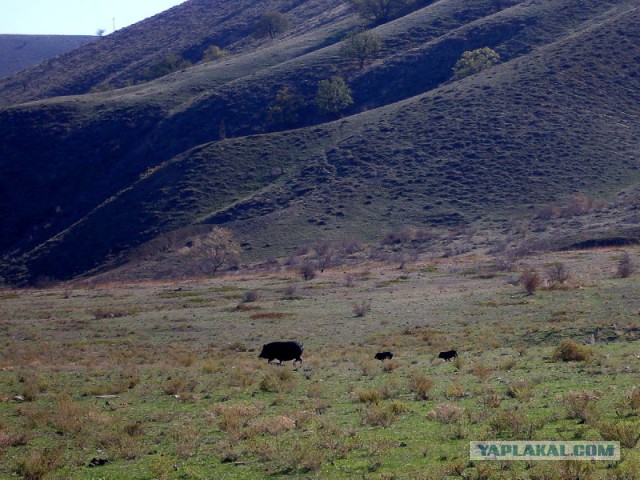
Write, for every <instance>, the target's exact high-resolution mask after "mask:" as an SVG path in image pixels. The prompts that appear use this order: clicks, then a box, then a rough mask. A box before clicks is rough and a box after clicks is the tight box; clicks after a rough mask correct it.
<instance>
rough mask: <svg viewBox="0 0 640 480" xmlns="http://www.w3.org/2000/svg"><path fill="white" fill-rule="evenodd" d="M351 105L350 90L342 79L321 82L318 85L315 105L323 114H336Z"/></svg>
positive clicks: (335, 78)
mask: <svg viewBox="0 0 640 480" xmlns="http://www.w3.org/2000/svg"><path fill="white" fill-rule="evenodd" d="M352 104H353V98H352V97H351V89H350V88H349V86H348V85H347V84H346V83H345V81H344V79H343V78H342V77H333V78H332V79H331V80H322V81H321V82H320V83H319V84H318V91H317V93H316V105H317V106H318V108H319V109H320V111H321V112H323V113H338V112H340V111H341V110H344V109H345V108H347V107H348V106H349V105H352Z"/></svg>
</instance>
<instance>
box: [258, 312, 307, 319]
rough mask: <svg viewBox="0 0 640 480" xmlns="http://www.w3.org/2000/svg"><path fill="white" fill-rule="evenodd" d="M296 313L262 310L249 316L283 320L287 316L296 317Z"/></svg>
mask: <svg viewBox="0 0 640 480" xmlns="http://www.w3.org/2000/svg"><path fill="white" fill-rule="evenodd" d="M295 316H296V314H295V313H284V312H260V313H253V314H251V316H250V317H249V318H251V319H252V320H282V319H283V318H287V317H295Z"/></svg>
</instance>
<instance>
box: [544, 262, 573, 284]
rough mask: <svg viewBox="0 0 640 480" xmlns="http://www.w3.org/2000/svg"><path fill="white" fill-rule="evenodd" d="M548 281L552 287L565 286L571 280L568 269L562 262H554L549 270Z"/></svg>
mask: <svg viewBox="0 0 640 480" xmlns="http://www.w3.org/2000/svg"><path fill="white" fill-rule="evenodd" d="M546 274H547V279H548V280H549V283H550V284H552V285H564V284H565V283H566V281H567V280H569V278H570V274H569V271H568V270H567V267H566V266H565V264H564V263H562V262H554V263H552V264H551V265H549V267H548V268H547V271H546Z"/></svg>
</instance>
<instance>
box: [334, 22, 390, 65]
mask: <svg viewBox="0 0 640 480" xmlns="http://www.w3.org/2000/svg"><path fill="white" fill-rule="evenodd" d="M381 47H382V40H380V37H378V35H376V34H375V33H373V32H371V31H368V30H361V31H356V32H351V33H350V34H349V35H347V36H346V38H345V39H344V43H343V44H342V48H341V49H340V53H341V54H342V56H343V57H346V58H348V59H355V60H357V61H358V62H359V63H360V68H362V67H364V64H365V62H366V61H367V60H368V59H370V58H371V57H373V56H375V54H376V53H378V52H379V51H380V48H381Z"/></svg>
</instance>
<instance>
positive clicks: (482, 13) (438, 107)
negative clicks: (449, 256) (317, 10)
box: [0, 0, 640, 281]
mask: <svg viewBox="0 0 640 480" xmlns="http://www.w3.org/2000/svg"><path fill="white" fill-rule="evenodd" d="M563 4H564V8H562V9H561V8H559V7H558V2H525V3H522V4H519V5H514V6H512V7H508V8H506V9H504V10H502V11H496V10H495V6H494V5H493V2H478V3H477V4H475V5H474V7H473V8H465V6H464V5H465V4H464V2H458V1H455V0H447V1H444V0H443V1H441V2H437V3H436V4H433V5H430V6H428V7H425V8H423V9H420V10H418V11H416V12H414V13H412V14H410V15H407V16H405V17H403V18H400V19H398V20H396V21H394V22H391V23H388V24H386V25H382V26H379V27H377V29H376V31H377V32H378V34H379V35H380V36H381V37H382V38H384V40H385V45H386V47H385V51H384V52H382V53H381V54H380V58H379V59H378V60H377V61H376V62H374V63H373V64H371V65H369V66H368V67H367V68H365V69H363V70H354V69H353V68H352V67H351V66H350V65H348V64H345V62H344V60H342V59H341V57H340V56H339V48H340V46H339V45H332V44H331V40H330V38H335V37H336V35H338V34H339V32H340V31H345V30H346V29H347V28H349V25H353V24H354V23H355V22H356V20H355V19H353V18H351V17H345V18H344V19H343V20H341V21H342V22H344V23H340V22H338V23H336V24H332V28H328V29H324V28H319V29H315V30H314V29H311V30H309V31H305V32H299V34H297V35H293V36H291V37H288V38H285V39H282V40H280V41H277V42H270V43H268V44H266V45H264V47H263V48H261V49H259V50H257V51H255V52H251V53H245V54H238V55H236V56H233V57H230V58H228V59H224V60H222V61H219V62H216V63H214V64H206V65H200V66H197V67H194V68H192V69H189V70H186V71H184V72H179V73H177V74H174V75H170V76H168V77H165V78H163V79H161V80H158V81H155V82H151V83H149V84H146V85H140V86H136V87H131V88H128V89H124V90H118V91H114V92H110V93H106V94H98V95H86V96H82V97H71V98H68V99H56V100H50V101H46V102H42V103H34V104H29V105H24V106H19V107H13V108H10V109H6V110H4V111H3V112H0V124H1V125H3V127H4V128H6V131H7V132H8V135H7V137H6V138H7V141H6V142H5V143H4V144H3V145H2V147H0V148H2V150H1V151H0V155H1V156H0V158H2V160H0V161H2V162H3V164H2V167H3V170H4V171H7V172H9V175H7V176H5V177H3V178H2V179H0V182H2V184H1V185H0V187H1V188H0V192H2V193H0V213H1V214H2V215H1V216H2V218H3V219H4V220H3V231H4V232H6V234H5V236H4V238H3V239H2V245H1V248H2V251H3V252H4V253H5V256H4V260H3V264H4V269H3V270H2V272H1V273H0V275H2V276H5V277H6V278H9V279H11V280H14V281H24V280H28V279H34V278H37V277H38V276H40V275H46V276H52V277H56V278H68V277H71V276H74V275H78V274H81V273H83V272H86V271H88V270H91V269H93V268H96V267H99V266H101V265H104V264H105V262H107V261H109V260H112V261H116V260H117V259H119V258H121V257H120V256H119V255H120V253H122V252H126V251H128V250H130V249H131V248H133V247H135V246H136V245H139V244H140V243H141V242H144V241H146V240H149V239H152V238H154V237H155V236H157V235H159V234H162V233H163V232H168V231H172V230H175V229H181V228H186V227H189V226H190V225H196V224H225V225H227V226H230V227H232V228H233V229H234V230H235V231H236V232H237V233H238V235H239V237H240V239H241V240H242V241H243V243H244V244H245V247H246V248H252V249H253V254H254V255H264V256H268V255H274V254H281V253H283V252H285V251H286V250H287V249H291V248H292V247H294V246H295V245H296V244H299V243H300V242H302V241H305V240H309V239H314V238H318V237H327V236H328V237H344V236H359V237H362V238H373V237H375V236H376V235H378V234H379V233H381V230H383V229H385V228H386V227H385V226H389V225H398V224H403V223H422V224H455V223H464V222H469V221H473V220H476V219H480V218H488V217H494V218H495V217H505V216H508V215H512V214H513V213H514V212H519V211H523V210H526V209H528V208H530V207H531V206H532V205H539V204H541V203H543V202H547V201H551V200H554V199H557V198H562V197H568V196H569V195H571V194H574V193H578V192H579V193H591V194H597V195H607V194H611V193H614V192H615V191H616V190H617V189H620V188H623V187H625V186H628V185H631V184H633V183H635V182H637V181H638V179H639V178H638V177H639V172H638V152H639V150H640V143H639V140H638V138H637V135H636V134H635V133H636V132H637V131H639V128H640V124H639V120H638V119H639V118H640V111H639V109H640V107H639V106H640V97H639V94H638V86H639V83H640V82H639V77H638V75H639V74H640V71H639V61H638V55H639V52H640V47H639V44H640V27H639V26H640V22H639V20H640V9H639V8H638V7H637V5H635V4H634V2H626V1H618V2H606V3H602V2H585V1H580V2H577V1H576V2H570V1H567V2H563ZM562 11H564V12H565V14H562V13H561V12H562ZM578 13H579V14H578ZM350 18H351V19H350ZM407 32H409V34H407ZM327 33H329V34H330V36H326V35H327ZM403 33H404V35H403ZM338 38H340V37H339V35H338ZM303 42H307V43H305V45H315V46H316V47H315V48H311V49H310V51H308V52H307V53H305V52H304V51H303V49H302V47H301V46H300V45H301V43H303ZM293 45H297V46H298V47H299V50H297V51H296V52H297V53H296V54H295V55H289V56H287V55H286V54H284V53H283V50H287V51H288V50H291V47H292V46H293ZM323 45H327V46H323ZM486 45H488V46H492V47H493V48H495V49H496V50H497V51H499V52H500V53H501V54H502V56H503V58H504V59H505V60H506V61H505V62H504V63H503V64H501V65H498V66H496V67H494V68H492V69H491V70H489V71H486V72H483V73H481V74H478V75H475V76H473V77H470V78H467V79H464V80H461V81H456V82H453V81H451V73H450V68H451V66H452V65H453V64H454V63H455V60H456V59H457V58H458V57H459V55H460V53H461V52H463V51H464V50H467V49H469V48H475V47H477V46H486ZM274 58H275V59H277V60H275V61H273V62H272V61H269V59H274ZM261 61H264V63H261ZM334 72H339V73H343V74H345V75H346V76H347V78H348V79H349V82H350V84H351V86H352V87H353V88H354V97H355V99H356V105H355V106H354V107H353V110H352V113H354V115H352V116H349V117H347V118H344V119H342V120H337V121H334V122H330V123H322V122H324V121H326V120H329V119H328V118H323V117H322V116H320V115H318V114H317V112H315V111H314V109H313V108H312V107H308V108H307V110H306V111H305V115H304V116H303V120H302V124H307V125H310V126H307V127H305V128H299V129H296V130H291V131H286V132H277V131H276V130H278V129H279V128H281V127H279V126H278V125H272V124H269V123H268V122H267V121H266V119H265V118H264V115H265V113H264V112H265V111H266V109H267V106H268V104H269V102H270V101H271V100H269V99H270V98H271V99H272V98H273V96H274V93H275V91H277V89H278V88H280V87H281V86H282V85H287V84H289V85H293V86H295V87H296V88H298V89H299V90H300V91H301V92H302V93H303V94H305V95H307V97H308V98H309V96H310V95H312V93H313V91H314V89H315V85H316V84H317V81H318V80H319V79H322V78H326V77H327V76H329V75H331V74H332V73H334ZM394 72H395V73H394ZM370 107H378V108H375V109H374V110H370V111H366V112H363V113H360V114H357V112H358V111H359V110H365V109H367V108H370ZM221 122H224V124H225V125H226V130H227V135H228V136H234V137H236V138H229V139H226V140H224V139H221V138H220V133H221V128H220V124H221ZM35 123H37V124H38V129H37V132H36V131H34V129H33V125H34V124H35ZM320 123H322V125H317V126H313V124H320ZM270 130H273V133H264V134H260V135H253V136H246V135H247V134H250V133H252V132H254V131H267V132H268V131H270ZM24 158H29V162H24V161H23V159H24ZM34 192H41V195H40V196H38V195H34ZM283 232H286V235H283Z"/></svg>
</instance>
